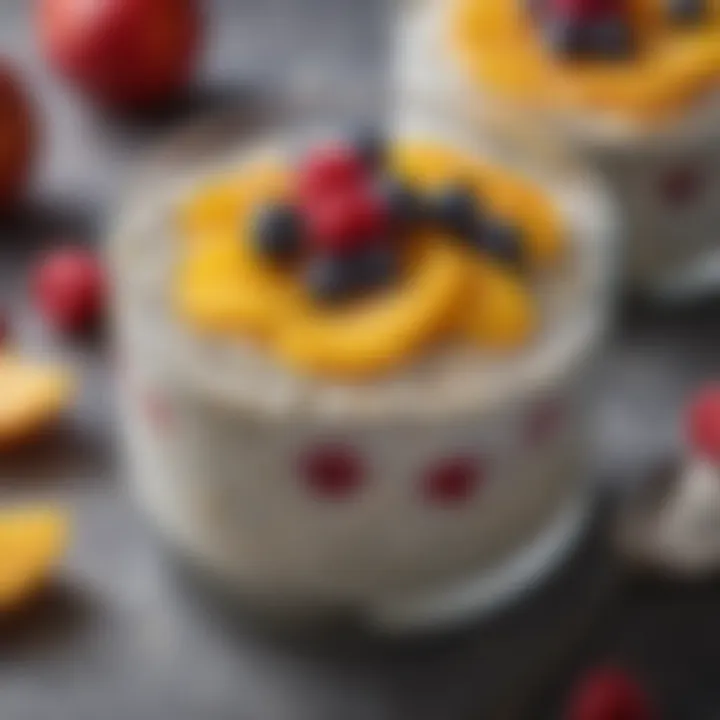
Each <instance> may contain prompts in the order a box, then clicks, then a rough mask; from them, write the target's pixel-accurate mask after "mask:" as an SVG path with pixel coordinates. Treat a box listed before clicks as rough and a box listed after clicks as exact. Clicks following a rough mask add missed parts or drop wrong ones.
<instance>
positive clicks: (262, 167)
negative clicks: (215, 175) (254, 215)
mask: <svg viewBox="0 0 720 720" xmlns="http://www.w3.org/2000/svg"><path fill="white" fill-rule="evenodd" d="M290 178H291V173H290V169H289V168H288V167H284V166H283V165H282V164H281V163H280V162H279V161H272V160H269V159H268V160H258V161H256V163H255V164H252V165H250V166H249V167H248V168H247V169H246V170H245V172H244V173H243V174H242V175H239V176H238V175H227V176H225V177H221V178H219V179H215V180H212V181H211V182H209V183H207V184H206V185H205V187H203V188H201V189H200V190H198V191H197V192H196V193H195V195H193V197H192V198H191V199H190V200H188V201H187V202H186V203H184V204H183V206H182V207H181V208H180V212H179V216H178V221H179V225H180V229H181V231H182V232H183V233H185V234H186V236H192V235H195V234H197V233H200V234H204V233H205V232H207V231H208V230H211V229H213V228H217V227H220V228H224V229H228V228H230V227H233V226H234V225H235V223H237V222H238V221H240V220H241V219H242V218H246V217H247V216H248V214H249V213H250V212H251V210H252V208H253V207H254V206H255V205H257V204H258V203H260V202H262V201H263V200H269V199H271V198H278V197H282V196H283V195H285V194H286V193H287V192H288V189H289V186H290Z"/></svg>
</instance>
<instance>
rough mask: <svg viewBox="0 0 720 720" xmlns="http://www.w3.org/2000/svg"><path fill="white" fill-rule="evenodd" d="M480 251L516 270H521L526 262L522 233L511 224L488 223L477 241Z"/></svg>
mask: <svg viewBox="0 0 720 720" xmlns="http://www.w3.org/2000/svg"><path fill="white" fill-rule="evenodd" d="M477 243H478V246H479V249H481V250H483V251H484V252H486V253H488V254H489V255H491V256H492V257H493V258H495V259H496V260H499V261H500V262H501V263H503V264H505V265H509V266H510V267H512V268H513V269H515V270H521V269H522V268H523V265H524V261H525V253H524V248H523V238H522V233H521V232H520V230H519V228H517V227H516V226H515V225H511V224H509V223H506V222H503V221H500V220H493V221H491V222H488V223H487V224H486V226H485V227H484V228H483V230H482V232H481V234H480V236H479V237H478V239H477Z"/></svg>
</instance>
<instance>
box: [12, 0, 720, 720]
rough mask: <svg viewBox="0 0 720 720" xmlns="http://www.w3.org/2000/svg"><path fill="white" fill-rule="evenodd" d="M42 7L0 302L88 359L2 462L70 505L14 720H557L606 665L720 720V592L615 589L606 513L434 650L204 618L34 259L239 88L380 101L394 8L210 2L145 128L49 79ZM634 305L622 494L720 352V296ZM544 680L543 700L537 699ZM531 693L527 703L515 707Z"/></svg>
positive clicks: (608, 400) (93, 372) (29, 342)
mask: <svg viewBox="0 0 720 720" xmlns="http://www.w3.org/2000/svg"><path fill="white" fill-rule="evenodd" d="M31 6H32V3H28V2H25V1H24V0H0V50H1V51H2V52H3V53H7V54H8V55H10V56H11V57H13V58H15V59H16V60H17V62H18V65H19V67H20V69H21V71H22V73H23V74H24V75H25V77H26V78H27V80H28V82H29V84H30V86H31V87H32V89H33V90H34V92H35V97H36V103H37V106H38V111H39V113H40V116H41V119H42V124H43V129H44V133H45V140H44V151H43V154H42V158H41V163H40V167H39V168H38V182H37V185H36V193H35V197H34V198H33V200H32V202H31V203H30V206H29V207H28V208H27V209H26V211H24V212H23V213H20V215H19V216H18V217H17V218H14V219H11V220H9V221H7V222H5V223H4V224H3V225H2V228H0V235H1V237H0V240H1V242H0V295H1V297H2V301H3V303H4V305H5V306H6V307H7V308H9V309H10V311H11V312H12V314H13V318H14V321H15V325H16V331H17V334H18V336H19V338H20V340H21V342H22V343H23V344H24V345H26V346H27V348H28V349H29V350H31V351H33V352H35V353H40V354H47V355H52V356H53V357H62V358H66V359H68V360H69V361H70V362H72V363H73V364H75V365H76V366H77V367H78V370H79V371H80V372H81V374H82V378H83V387H82V393H81V398H80V400H79V402H78V405H77V407H76V409H75V411H74V413H73V415H72V417H71V418H70V421H69V423H68V425H67V427H66V428H65V429H64V430H63V433H62V435H60V436H58V437H54V438H49V439H48V440H47V441H45V442H44V443H43V444H41V445H39V446H35V447H33V448H32V449H30V450H28V451H26V452H24V453H22V454H20V455H17V456H13V457H11V458H2V459H1V460H0V463H1V464H0V482H1V488H2V489H1V491H0V492H2V494H3V495H22V496H28V495H29V496H33V497H47V496H52V497H60V498H61V499H62V501H63V502H66V503H68V504H69V505H70V506H71V507H72V508H73V510H74V513H75V517H76V536H75V541H74V543H73V548H72V551H71V553H70V555H69V557H68V559H67V562H66V566H65V568H64V571H63V574H62V577H63V580H62V581H61V582H60V583H59V584H58V586H57V587H54V588H53V589H52V590H51V591H50V593H49V595H48V596H47V597H44V598H41V599H40V601H39V602H38V603H37V605H36V606H34V607H32V608H29V609H28V611H27V613H24V614H23V615H21V616H18V617H13V618H12V620H11V621H0V718H1V719H2V720H47V718H51V717H52V718H55V719H56V720H66V719H67V720H71V719H72V720H125V719H126V718H134V719H135V720H151V719H152V720H214V719H215V718H218V719H220V718H248V719H250V718H259V719H261V720H264V719H265V718H267V720H285V719H287V720H304V719H305V718H307V720H325V719H326V718H327V720H337V719H338V718H343V720H354V719H355V718H357V719H359V720H364V719H365V718H367V719H373V720H383V719H384V718H399V719H404V718H408V720H409V719H410V718H412V719H413V720H425V719H428V720H430V719H435V718H442V719H443V720H453V719H454V718H471V717H474V718H491V719H494V718H501V717H507V718H513V717H517V718H521V717H528V718H529V717H538V718H548V717H551V716H552V715H553V709H552V708H553V707H554V705H553V703H554V702H555V699H556V697H557V696H559V695H562V694H563V693H564V691H565V689H566V686H567V684H568V682H570V680H571V678H572V676H573V674H574V672H575V671H577V670H579V669H580V668H582V667H583V665H584V664H586V663H588V662H591V661H596V660H600V659H605V658H611V659H613V660H616V661H620V662H622V663H624V664H627V665H629V666H630V667H632V668H634V669H635V670H636V671H637V672H638V673H639V674H640V675H641V676H642V677H644V678H646V679H647V681H648V683H650V684H651V685H652V686H653V687H654V688H655V691H656V692H657V694H658V696H659V698H660V699H661V700H662V702H663V704H664V705H666V707H667V708H669V710H668V713H667V716H668V717H680V718H689V720H693V718H698V720H703V718H708V719H709V718H711V717H713V715H712V711H713V708H714V707H715V706H716V698H714V697H713V688H714V687H716V686H718V684H719V683H718V682H717V681H718V680H720V677H719V675H720V671H719V670H717V668H718V667H720V645H719V644H718V643H719V642H720V620H718V619H717V617H718V613H717V610H716V608H717V607H718V600H720V588H718V587H716V585H715V584H712V583H711V584H705V585H699V586H693V587H685V588H674V587H672V586H665V585H663V584H662V583H659V584H658V583H652V582H649V583H632V584H631V585H629V586H628V585H624V586H623V589H622V590H621V591H620V592H619V594H618V593H614V591H613V590H612V588H613V587H614V585H613V583H614V582H615V580H614V578H615V574H614V567H613V565H612V563H611V562H610V561H609V560H608V557H607V554H606V553H605V552H604V550H603V545H602V532H601V529H602V527H603V524H602V520H601V521H600V523H599V525H598V527H599V528H600V530H599V531H598V532H597V533H595V537H593V538H591V539H590V540H589V541H588V543H586V545H585V546H584V547H583V548H582V549H581V550H580V553H579V555H578V557H576V558H575V561H574V562H573V563H571V564H570V565H569V566H568V568H567V569H566V570H565V571H564V572H563V573H562V576H561V577H557V578H556V579H555V581H554V582H553V583H552V584H551V585H549V586H548V587H547V588H545V589H544V590H543V592H541V593H539V594H538V595H536V596H534V598H533V599H532V601H528V602H526V603H524V604H523V605H522V606H520V607H517V608H515V609H513V610H511V611H510V612H509V613H506V614H505V615H504V616H501V617H498V618H496V620H495V621H494V622H493V623H491V624H489V625H486V626H484V627H483V626H479V627H477V628H471V629H467V630H465V631H463V632H462V633H459V634H457V635H455V636H452V637H446V638H433V639H427V640H422V641H420V640H418V641H412V642H403V643H398V642H395V643H388V642H382V641H379V640H376V641H369V640H368V641H362V640H358V639H350V638H342V639H339V640H336V641H335V642H332V643H328V642H324V643H317V642H309V641H307V640H302V641H301V640H298V639H296V640H294V641H292V642H289V641H279V640H278V639H270V638H268V637H267V636H263V635H262V634H260V633H257V632H253V631H251V630H250V629H249V627H248V626H247V624H244V623H243V622H230V621H229V619H228V618H227V617H226V616H225V615H224V614H222V613H219V612H208V605H207V603H206V602H204V601H203V600H202V599H200V598H198V597H197V594H196V593H194V592H193V591H192V588H191V587H189V586H187V584H185V583H183V582H181V581H179V580H178V578H177V577H176V576H175V575H173V574H172V573H170V572H169V566H168V564H167V563H164V562H162V558H161V555H160V553H159V551H158V549H157V547H156V545H155V544H154V543H153V542H152V538H150V537H149V536H148V532H147V530H146V529H145V525H144V524H143V522H142V519H141V518H140V517H138V516H137V513H136V512H135V511H134V509H133V508H132V506H131V504H130V503H129V501H128V499H127V498H126V497H125V495H124V493H123V490H122V485H121V484H120V483H118V482H117V475H118V474H119V473H118V472H117V471H116V469H115V468H116V463H115V462H114V449H113V443H112V424H113V422H112V412H111V392H110V389H109V374H108V370H107V362H106V360H107V359H106V357H105V354H106V350H105V349H104V348H103V347H102V344H100V343H94V344H93V343H88V344H85V345H82V344H78V343H72V344H70V343H64V342H62V341H60V340H58V339H56V338H52V337H49V336H48V335H47V334H46V333H45V332H44V331H43V329H42V328H41V327H40V326H39V325H38V323H37V321H36V320H35V319H34V318H33V317H32V315H31V313H29V311H28V308H27V304H26V297H27V292H26V287H25V271H26V267H27V265H28V263H29V262H30V259H31V258H32V257H33V256H34V255H35V254H36V253H37V252H38V251H39V250H40V249H41V248H42V247H44V246H47V245H50V244H52V243H53V241H55V240H56V239H57V238H58V236H64V235H70V236H72V237H82V238H86V239H88V240H89V241H96V240H98V239H99V238H100V237H101V234H102V229H103V227H104V224H105V221H106V218H107V216H108V213H110V212H111V210H112V207H113V204H114V201H115V197H116V194H117V191H118V183H119V178H120V177H121V176H122V173H123V169H124V167H125V165H126V163H127V161H128V159H130V158H132V157H134V156H135V155H136V154H137V153H138V152H140V151H142V149H143V148H145V147H147V146H148V145H150V144H152V142H153V141H154V140H155V139H156V138H158V137H160V136H162V135H163V133H164V132H165V131H167V130H168V129H170V128H171V127H173V126H175V125H177V124H178V123H182V122H184V121H186V120H188V119H190V118H192V117H193V116H194V115H195V114H196V113H201V112H203V111H206V110H211V109H213V108H214V107H216V106H218V105H223V104H225V103H226V101H228V100H229V99H231V98H232V99H237V98H238V97H240V98H242V99H243V104H244V106H245V107H246V108H247V109H248V110H249V109H251V108H252V106H253V103H254V102H255V100H254V98H255V96H256V94H257V92H258V90H259V89H260V85H259V83H262V86H261V87H262V89H263V90H264V91H265V92H267V90H268V88H269V89H271V91H272V92H273V93H277V92H280V91H282V89H283V88H284V89H285V90H286V91H287V92H290V93H298V92H299V90H300V89H302V90H303V92H304V93H315V94H316V96H317V97H318V100H319V101H322V102H334V103H335V104H336V105H338V106H339V107H341V108H343V109H344V110H345V111H350V112H352V113H356V114H359V115H365V116H370V117H372V116H373V115H374V114H375V113H378V112H379V113H381V112H382V110H383V107H384V101H385V95H386V93H385V89H386V88H385V83H386V82H387V69H386V64H385V60H386V57H387V40H388V35H389V24H388V23H389V19H388V18H389V13H388V11H387V9H386V8H384V7H383V5H382V4H381V2H380V0H362V1H360V0H216V1H215V2H208V3H207V10H208V13H207V15H208V22H209V25H210V29H209V37H210V38H211V41H210V42H209V44H208V49H207V53H206V67H205V71H204V73H203V78H204V79H203V87H202V89H200V90H198V92H196V93H194V94H193V96H192V97H191V98H190V99H189V100H188V101H187V102H183V103H180V104H179V105H178V107H176V108H174V109H172V110H171V111H169V112H168V113H166V114H165V116H163V117H155V118H152V119H148V120H144V121H142V122H137V121H129V120H120V119H118V118H109V117H104V116H102V115H101V114H99V113H97V112H95V111H93V110H91V109H90V108H88V107H86V106H84V105H83V104H82V103H81V102H79V101H78V100H77V98H74V97H73V96H72V95H71V94H70V93H69V92H67V90H66V89H65V88H63V87H62V86H61V85H60V84H58V83H56V82H54V81H53V80H52V79H51V78H50V77H49V75H48V73H47V71H46V69H45V68H44V67H43V64H42V62H41V61H40V59H39V57H38V52H37V48H36V45H35V42H34V38H33V35H32V28H31V23H30V17H31ZM622 315H623V317H622V318H621V320H622V322H621V326H620V329H619V330H618V332H617V334H616V337H615V338H614V342H613V349H612V352H611V355H610V357H609V358H608V361H607V362H606V363H605V367H604V368H603V374H602V379H601V381H600V386H599V387H598V397H599V405H598V413H597V417H596V420H597V445H598V450H599V457H600V461H599V463H598V467H597V469H596V470H597V476H598V477H599V478H601V479H602V480H603V481H605V482H607V483H610V484H615V485H626V484H630V483H632V482H634V481H636V480H637V479H638V478H639V477H641V476H642V473H643V472H644V471H645V470H646V469H647V467H649V465H650V464H652V463H653V461H655V460H657V459H658V458H660V457H662V456H664V455H666V454H667V453H668V452H669V451H670V449H671V447H672V446H673V445H674V443H675V437H676V417H677V409H678V407H679V405H680V404H681V402H682V399H683V397H684V396H685V394H686V392H687V391H688V389H690V388H692V387H693V386H694V384H696V383H697V382H698V381H699V380H701V379H705V378H708V377H712V375H713V373H715V372H717V370H718V363H719V362H720V333H718V324H719V320H720V304H718V303H717V302H706V303H704V304H703V305H701V306H696V307H689V308H679V309H678V308H676V309H672V310H667V309H666V310H661V309H658V308H655V309H654V310H653V309H648V308H642V307H639V306H638V305H637V304H632V305H628V306H627V307H626V308H625V310H624V311H623V313H622ZM598 538H599V539H598ZM608 588H610V590H608ZM613 593H614V594H613ZM595 607H597V608H599V609H605V610H606V611H607V612H606V613H605V614H604V615H603V617H602V618H601V619H599V620H598V621H597V623H598V624H597V626H595V631H594V633H590V637H589V640H588V641H587V642H585V643H583V644H582V646H581V647H579V648H578V651H577V653H575V654H573V655H572V656H571V657H570V658H569V661H568V662H567V663H565V662H563V663H557V665H555V664H554V663H553V662H552V661H551V660H549V659H548V657H549V656H548V655H547V654H546V653H547V652H549V648H552V647H554V646H555V645H556V644H558V643H560V645H562V644H563V642H564V638H565V639H567V638H568V637H569V632H570V630H569V628H570V627H571V626H572V619H573V618H574V617H575V616H576V615H578V610H579V609H580V610H582V609H587V612H586V615H587V616H588V617H590V616H591V615H592V614H593V612H594V610H592V609H593V608H595ZM591 610H592V612H591ZM598 612H599V610H598ZM579 616H582V613H580V614H579ZM548 671H549V672H548ZM536 682H537V683H539V685H540V688H541V691H540V693H539V694H538V695H530V694H528V693H529V689H528V688H530V687H531V686H532V685H533V683H536ZM715 692H717V691H715ZM525 694H528V698H530V697H532V698H533V700H532V701H531V702H528V703H527V704H528V705H529V706H530V707H529V709H528V708H523V707H519V708H518V709H514V705H515V704H516V703H515V701H517V700H518V699H520V698H522V696H523V695H525ZM691 701H692V702H696V701H697V705H696V707H694V708H693V709H689V707H690V706H689V705H688V703H690V702H691ZM520 705H521V706H522V703H521V704H520ZM717 706H718V707H720V703H718V705H717Z"/></svg>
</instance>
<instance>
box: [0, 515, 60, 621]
mask: <svg viewBox="0 0 720 720" xmlns="http://www.w3.org/2000/svg"><path fill="white" fill-rule="evenodd" d="M67 539H68V520H67V517H66V516H65V514H64V513H63V512H62V511H60V510H58V509H54V508H49V507H47V508H46V507H17V508H3V509H0V613H2V612H7V611H9V610H12V609H14V608H16V607H17V606H19V605H20V604H22V603H23V601H25V600H26V599H28V598H29V597H30V596H31V595H32V594H33V593H35V592H36V591H37V590H39V589H40V587H41V586H42V584H43V583H44V582H45V581H46V580H47V578H48V576H49V575H50V573H51V571H52V568H53V566H54V565H55V564H56V563H57V561H58V559H59V558H60V556H61V555H62V553H63V552H64V550H65V546H66V544H67Z"/></svg>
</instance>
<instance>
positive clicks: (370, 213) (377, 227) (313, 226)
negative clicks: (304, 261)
mask: <svg viewBox="0 0 720 720" xmlns="http://www.w3.org/2000/svg"><path fill="white" fill-rule="evenodd" d="M306 216H307V225H308V231H309V236H310V238H309V240H310V243H311V245H312V247H313V249H315V250H318V251H320V252H328V253H335V254H337V253H340V254H342V253H347V252H353V251H355V250H359V249H360V248H362V247H364V246H366V245H367V243H368V241H370V240H372V239H374V238H378V237H382V236H383V235H385V233H386V232H387V229H388V214H387V209H386V207H385V204H384V203H383V201H382V198H380V197H379V196H378V195H377V193H375V192H373V191H372V190H371V188H370V187H369V186H366V187H361V188H357V189H355V190H353V191H350V192H345V193H337V194H333V195H329V196H328V197H327V198H318V199H317V200H316V201H315V203H314V204H313V205H311V206H310V207H308V208H307V209H306Z"/></svg>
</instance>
